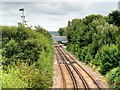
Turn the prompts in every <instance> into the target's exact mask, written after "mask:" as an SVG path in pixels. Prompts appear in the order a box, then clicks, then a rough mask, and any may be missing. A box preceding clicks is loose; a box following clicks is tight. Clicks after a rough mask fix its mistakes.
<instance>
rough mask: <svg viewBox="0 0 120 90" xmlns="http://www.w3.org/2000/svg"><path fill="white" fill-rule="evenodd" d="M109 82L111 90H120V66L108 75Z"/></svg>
mask: <svg viewBox="0 0 120 90" xmlns="http://www.w3.org/2000/svg"><path fill="white" fill-rule="evenodd" d="M107 78H108V79H107V82H108V83H109V85H110V87H111V88H116V89H118V90H119V89H120V66H119V67H117V68H114V69H112V70H111V71H110V72H109V73H108V74H107Z"/></svg>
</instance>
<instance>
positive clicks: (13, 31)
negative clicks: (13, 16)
mask: <svg viewBox="0 0 120 90" xmlns="http://www.w3.org/2000/svg"><path fill="white" fill-rule="evenodd" d="M0 27H2V38H3V47H2V51H3V53H2V61H1V63H2V65H3V73H2V72H0V73H2V77H3V79H4V80H3V87H7V88H12V87H15V88H48V87H52V77H53V48H52V39H51V36H50V34H49V33H48V32H47V31H46V30H45V29H43V28H42V32H40V31H39V30H41V27H37V28H36V29H37V31H35V30H34V31H33V30H32V29H30V28H27V27H24V26H23V25H21V24H19V26H18V27H13V26H11V27H10V26H0ZM44 30H45V31H44ZM25 73H26V74H25ZM13 77H14V78H15V81H14V82H13V83H11V82H12V80H13Z"/></svg>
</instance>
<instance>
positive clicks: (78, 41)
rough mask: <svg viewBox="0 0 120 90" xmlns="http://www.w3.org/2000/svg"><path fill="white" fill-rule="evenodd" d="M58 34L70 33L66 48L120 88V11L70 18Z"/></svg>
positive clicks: (111, 84)
mask: <svg viewBox="0 0 120 90" xmlns="http://www.w3.org/2000/svg"><path fill="white" fill-rule="evenodd" d="M58 33H59V35H61V36H62V35H66V36H67V40H68V43H67V50H69V51H70V52H72V53H73V54H74V55H76V56H77V57H78V58H79V60H80V61H83V62H84V63H86V64H89V65H90V66H92V67H93V68H94V69H96V68H97V70H98V71H99V72H100V73H101V74H102V75H105V76H106V77H107V81H108V83H109V84H110V86H111V87H112V88H113V87H115V88H117V89H120V12H119V11H118V10H115V11H112V12H111V13H109V15H107V16H103V15H100V14H92V15H88V16H86V17H85V18H82V19H73V20H72V21H68V26H66V27H64V28H60V29H59V31H58Z"/></svg>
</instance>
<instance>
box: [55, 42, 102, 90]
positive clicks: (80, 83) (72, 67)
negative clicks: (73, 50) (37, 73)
mask: <svg viewBox="0 0 120 90" xmlns="http://www.w3.org/2000/svg"><path fill="white" fill-rule="evenodd" d="M54 47H55V50H56V51H55V52H56V58H57V62H58V63H59V67H60V70H61V74H62V78H63V88H67V82H66V79H65V74H64V73H65V72H64V69H62V68H63V65H64V67H65V68H66V70H67V71H68V73H69V75H70V78H71V80H72V84H73V88H74V89H75V90H77V89H79V88H83V89H84V90H89V89H90V88H96V89H97V90H101V89H100V86H99V85H98V84H97V83H96V81H95V80H94V79H93V78H92V77H91V76H90V74H89V73H88V72H87V71H86V70H85V69H84V68H83V67H81V66H80V64H78V63H77V62H76V60H75V59H74V58H73V57H72V56H70V55H69V54H68V53H67V52H66V51H65V50H64V49H63V48H62V47H61V46H60V45H59V44H55V45H54ZM60 61H62V63H60ZM82 72H84V73H85V75H86V76H85V75H83V73H82ZM86 77H87V78H89V80H86ZM89 81H91V82H92V84H91V85H92V86H93V87H91V85H90V84H89ZM93 84H94V85H93Z"/></svg>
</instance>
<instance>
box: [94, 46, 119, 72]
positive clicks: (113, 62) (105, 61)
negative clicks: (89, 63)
mask: <svg viewBox="0 0 120 90" xmlns="http://www.w3.org/2000/svg"><path fill="white" fill-rule="evenodd" d="M95 59H96V61H98V63H99V64H100V73H102V74H106V73H107V72H109V71H110V70H111V69H113V68H114V67H117V66H118V65H119V63H118V62H119V61H120V55H119V50H118V47H117V46H116V45H114V44H111V45H104V46H103V47H102V48H101V49H100V50H99V52H98V53H97V54H96V56H95Z"/></svg>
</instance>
